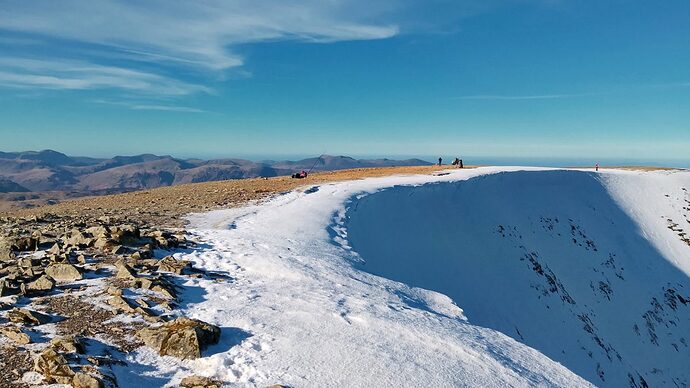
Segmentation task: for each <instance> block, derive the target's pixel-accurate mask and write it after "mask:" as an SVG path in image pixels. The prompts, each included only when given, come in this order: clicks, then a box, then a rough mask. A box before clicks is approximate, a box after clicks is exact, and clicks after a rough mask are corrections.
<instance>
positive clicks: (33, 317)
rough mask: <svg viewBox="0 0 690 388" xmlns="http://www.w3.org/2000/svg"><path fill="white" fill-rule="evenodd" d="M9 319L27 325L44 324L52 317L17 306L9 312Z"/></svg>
mask: <svg viewBox="0 0 690 388" xmlns="http://www.w3.org/2000/svg"><path fill="white" fill-rule="evenodd" d="M7 319H9V320H10V322H14V323H22V324H26V325H43V324H44V323H48V322H50V321H51V319H50V317H49V316H47V315H45V314H41V313H38V312H36V311H32V310H27V309H22V308H16V307H15V308H13V309H12V310H10V311H8V312H7Z"/></svg>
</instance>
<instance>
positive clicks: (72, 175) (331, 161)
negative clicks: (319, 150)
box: [0, 150, 431, 195]
mask: <svg viewBox="0 0 690 388" xmlns="http://www.w3.org/2000/svg"><path fill="white" fill-rule="evenodd" d="M424 165H431V163H429V162H426V161H423V160H420V159H407V160H392V159H354V158H352V157H349V156H332V155H322V156H320V157H318V158H306V159H302V160H296V161H289V160H284V161H262V162H254V161H251V160H246V159H238V158H227V159H210V160H204V159H197V158H189V159H183V158H175V157H173V156H171V155H155V154H148V153H147V154H140V155H131V156H123V155H118V156H114V157H112V158H90V157H80V156H68V155H66V154H64V153H61V152H58V151H54V150H42V151H22V152H2V151H0V179H3V181H7V182H12V183H13V184H9V183H7V184H6V185H3V190H5V191H4V192H9V190H12V189H16V190H18V191H22V192H25V191H32V192H46V191H60V192H71V193H74V194H76V195H92V194H112V193H119V192H127V191H135V190H143V189H151V188H156V187H162V186H171V185H176V184H184V183H199V182H209V181H218V180H226V179H243V178H257V177H274V176H282V175H290V174H292V173H294V172H295V171H299V170H309V169H311V168H312V167H313V168H314V170H316V171H332V170H341V169H350V168H364V167H390V166H424Z"/></svg>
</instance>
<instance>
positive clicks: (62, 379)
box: [34, 348, 74, 384]
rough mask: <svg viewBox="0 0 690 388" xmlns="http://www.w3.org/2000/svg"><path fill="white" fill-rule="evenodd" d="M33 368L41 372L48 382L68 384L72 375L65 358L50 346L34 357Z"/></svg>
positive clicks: (72, 372)
mask: <svg viewBox="0 0 690 388" xmlns="http://www.w3.org/2000/svg"><path fill="white" fill-rule="evenodd" d="M34 370H35V371H36V372H38V373H40V374H42V375H43V377H44V378H45V382H47V383H48V384H52V383H58V384H70V383H72V379H73V377H74V371H73V370H72V368H70V367H69V365H68V364H67V360H65V358H64V357H63V356H61V355H59V354H58V353H57V352H56V351H55V350H53V349H52V348H47V349H46V350H44V351H43V353H41V354H40V355H39V356H38V357H37V358H36V361H35V362H34Z"/></svg>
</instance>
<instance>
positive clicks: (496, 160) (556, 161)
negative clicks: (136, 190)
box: [0, 148, 690, 168]
mask: <svg viewBox="0 0 690 388" xmlns="http://www.w3.org/2000/svg"><path fill="white" fill-rule="evenodd" d="M41 151H54V152H59V153H62V154H64V155H67V156H69V157H77V158H78V157H84V158H94V159H111V158H114V157H117V156H124V157H129V156H139V155H155V156H170V157H172V158H175V159H201V160H215V159H244V160H249V161H252V162H263V161H298V160H304V159H311V158H317V157H320V156H323V155H328V156H335V157H337V156H343V157H350V158H354V159H391V160H408V159H420V160H422V161H425V162H428V163H434V164H435V163H438V158H439V156H440V157H441V158H442V159H443V164H444V165H448V164H450V163H451V162H452V161H453V159H455V158H456V157H459V158H461V159H463V162H464V163H465V164H467V165H482V166H525V167H589V166H594V165H595V164H597V163H599V164H600V165H601V166H602V167H606V166H649V167H669V168H690V159H687V160H684V159H670V158H669V159H635V158H599V159H593V158H586V157H581V158H574V157H560V158H558V157H538V156H534V157H528V156H485V155H462V154H458V155H451V154H447V155H443V154H442V155H438V156H434V155H413V154H410V155H406V154H402V155H385V154H357V153H345V154H342V153H337V154H331V153H325V154H320V155H315V154H292V155H290V154H282V155H234V154H224V155H215V156H203V155H200V154H196V155H195V154H192V155H177V154H173V153H158V152H144V153H138V154H113V155H110V156H108V155H104V156H97V155H88V154H83V155H75V154H71V153H68V152H63V151H60V150H55V149H50V148H48V149H42V150H22V151H9V150H0V152H6V153H22V152H41Z"/></svg>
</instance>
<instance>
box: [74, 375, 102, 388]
mask: <svg viewBox="0 0 690 388" xmlns="http://www.w3.org/2000/svg"><path fill="white" fill-rule="evenodd" d="M72 387H73V388H102V387H103V382H101V381H100V380H99V379H97V378H95V377H93V376H91V375H87V374H86V373H77V374H75V375H74V377H73V378H72Z"/></svg>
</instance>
